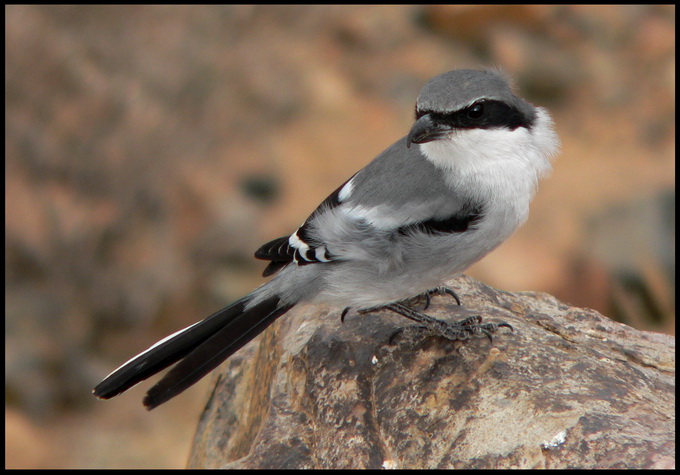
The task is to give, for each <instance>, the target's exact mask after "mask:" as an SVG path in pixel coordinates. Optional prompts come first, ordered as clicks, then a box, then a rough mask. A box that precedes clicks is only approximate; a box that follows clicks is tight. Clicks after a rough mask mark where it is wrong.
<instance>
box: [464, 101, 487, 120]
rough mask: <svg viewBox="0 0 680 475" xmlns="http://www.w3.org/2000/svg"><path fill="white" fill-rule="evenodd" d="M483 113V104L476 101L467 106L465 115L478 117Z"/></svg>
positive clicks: (473, 117) (471, 117)
mask: <svg viewBox="0 0 680 475" xmlns="http://www.w3.org/2000/svg"><path fill="white" fill-rule="evenodd" d="M483 115H484V104H482V103H477V104H473V105H472V106H470V107H468V110H467V116H468V117H469V118H470V119H479V118H481V117H482V116H483Z"/></svg>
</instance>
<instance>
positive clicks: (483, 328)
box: [359, 289, 513, 341]
mask: <svg viewBox="0 0 680 475" xmlns="http://www.w3.org/2000/svg"><path fill="white" fill-rule="evenodd" d="M434 291H437V292H441V291H439V290H438V289H435V290H434ZM431 292H432V291H431ZM443 292H445V293H448V292H446V291H445V290H444V291H443ZM428 293H430V292H428ZM456 301H458V299H456ZM405 302H408V300H406V301H401V302H395V303H391V304H387V305H382V306H379V307H372V308H368V309H362V310H359V313H368V312H373V311H376V310H382V309H387V310H391V311H392V312H394V313H397V314H399V315H401V316H403V317H406V318H408V319H410V320H413V321H415V322H418V323H419V325H418V327H417V328H424V329H427V330H429V331H431V332H433V333H435V334H437V335H440V336H443V337H444V338H446V339H448V340H469V339H470V338H471V337H472V336H474V335H486V336H487V337H488V338H489V341H493V337H492V336H491V334H492V333H495V332H496V331H497V330H498V329H499V328H501V327H506V328H509V329H510V330H513V328H512V326H511V325H510V324H509V323H506V322H500V323H482V317H481V316H479V315H475V316H472V317H468V318H465V319H463V320H459V321H457V322H447V321H445V320H440V319H438V318H434V317H432V316H430V315H427V314H425V313H422V312H418V311H416V310H413V309H412V308H411V307H409V306H408V305H406V304H405ZM400 331H401V330H399V331H398V332H397V333H399V332H400ZM393 339H394V335H392V337H391V338H390V341H392V340H393Z"/></svg>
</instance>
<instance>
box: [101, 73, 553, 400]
mask: <svg viewBox="0 0 680 475" xmlns="http://www.w3.org/2000/svg"><path fill="white" fill-rule="evenodd" d="M559 147H560V142H559V138H558V136H557V133H556V131H555V126H554V122H553V120H552V118H551V116H550V114H549V112H548V111H547V110H546V109H544V108H543V107H540V106H534V105H532V104H531V103H529V102H528V101H526V100H524V99H522V98H521V97H519V96H518V95H516V94H515V92H514V90H513V86H512V84H511V80H510V79H509V77H508V76H506V74H505V73H504V72H503V71H501V70H499V69H480V70H477V69H455V70H453V71H449V72H446V73H443V74H440V75H438V76H436V77H434V78H432V79H430V80H429V81H428V82H426V83H425V85H424V86H423V87H422V89H421V90H420V92H419V94H418V97H417V100H416V106H415V122H414V123H413V125H412V127H411V129H410V130H409V132H408V134H407V135H405V136H404V137H402V138H400V139H399V140H397V141H396V142H395V143H393V144H392V145H390V146H389V147H388V148H387V149H385V150H384V151H383V152H382V153H380V154H379V155H378V156H377V157H375V158H374V159H373V160H372V161H371V162H369V163H368V165H366V166H365V167H364V168H363V169H361V170H360V171H358V172H357V173H355V174H354V175H353V176H351V177H350V178H349V179H348V180H347V181H345V182H344V183H343V184H342V185H340V186H339V187H338V188H337V189H336V190H335V191H333V192H332V193H331V194H330V195H329V196H328V197H327V198H326V199H325V200H324V201H323V202H322V203H321V204H320V205H319V206H318V207H317V208H316V209H315V210H314V211H313V212H312V213H311V215H310V216H309V217H308V218H307V219H306V220H305V221H304V223H303V224H302V225H301V226H300V227H299V228H298V229H297V230H295V232H293V233H292V234H290V235H289V236H284V237H281V238H278V239H274V240H272V241H270V242H268V243H266V244H264V245H263V246H261V247H260V248H259V249H258V250H257V251H256V252H255V257H256V258H258V259H263V260H267V261H269V263H268V265H267V266H266V268H265V270H264V272H263V277H268V276H272V275H273V277H272V278H271V279H270V280H269V281H267V282H266V283H264V284H263V285H261V286H259V287H257V288H256V289H255V290H253V291H252V292H251V293H249V294H248V295H246V296H245V297H243V298H241V299H239V300H237V301H235V302H233V303H232V304H230V305H228V306H227V307H225V308H223V309H221V310H219V311H217V312H215V313H213V314H212V315H210V316H209V317H207V318H205V319H203V320H201V321H199V322H196V323H194V324H193V325H190V326H188V327H187V328H184V329H182V330H180V331H178V332H176V333H173V334H172V335H170V336H168V337H166V338H164V339H162V340H160V341H159V342H158V343H156V344H155V345H153V346H151V347H150V348H149V349H147V350H146V351H144V352H142V353H140V354H139V355H137V356H135V357H133V358H132V359H131V360H129V361H127V362H126V363H124V364H123V365H122V366H120V367H119V368H118V369H116V370H115V371H113V372H112V373H111V374H109V375H108V376H107V377H106V378H105V379H104V380H103V381H102V382H101V383H99V384H98V385H97V386H96V387H95V388H94V390H93V393H94V395H95V396H96V397H97V398H100V399H109V398H112V397H114V396H117V395H119V394H121V393H123V392H125V391H126V390H128V389H129V388H131V387H132V386H134V385H136V384H138V383H140V382H141V381H143V380H145V379H147V378H149V377H151V376H153V375H155V374H157V373H159V372H160V371H162V370H164V369H166V368H168V367H169V366H171V365H174V366H173V367H172V368H171V369H170V370H169V371H168V372H167V373H165V375H164V376H163V377H162V378H161V379H160V381H158V382H157V383H156V384H155V385H154V386H153V387H151V388H150V389H149V390H148V392H147V393H146V396H145V397H144V400H143V404H144V406H145V407H146V408H147V409H149V410H151V409H153V408H155V407H157V406H159V405H161V404H163V403H165V402H167V401H168V400H170V399H172V398H173V397H175V396H176V395H178V394H180V393H181V392H183V391H184V390H186V389H187V388H189V387H190V386H192V385H193V384H194V383H196V382H197V381H198V380H200V379H201V378H203V377H204V376H205V375H207V374H208V373H210V372H211V371H212V370H213V369H215V368H216V367H217V366H218V365H219V364H221V363H222V362H223V361H225V360H226V359H227V358H229V357H230V356H231V355H233V354H234V353H235V352H236V351H238V350H239V349H240V348H242V347H243V346H244V345H246V344H247V343H248V342H250V341H251V340H252V339H253V338H255V337H256V336H257V335H258V334H260V333H261V332H263V331H264V330H265V329H266V328H267V327H268V326H269V325H271V324H272V323H273V322H274V321H275V320H276V319H277V318H279V317H281V316H282V315H284V314H285V313H286V312H288V311H289V310H291V309H292V308H293V307H295V306H296V305H301V304H305V303H312V304H317V303H325V304H327V305H332V306H333V305H337V306H338V307H343V308H345V310H344V311H343V314H342V316H343V318H344V315H345V313H346V312H347V310H348V309H357V310H358V311H359V313H366V312H371V311H375V310H380V309H388V310H391V311H393V312H395V313H398V314H400V315H403V316H405V317H407V318H409V319H411V320H415V321H416V322H418V323H419V324H420V325H422V326H424V327H425V328H427V329H430V330H431V331H433V332H435V333H436V334H438V335H441V336H443V337H445V338H448V339H450V340H466V339H468V338H470V337H472V336H474V335H482V334H486V335H487V336H489V337H490V334H491V333H493V332H495V331H496V330H497V329H498V328H499V327H500V326H506V327H510V325H508V324H507V323H504V322H502V323H489V322H482V318H481V316H477V317H469V318H466V319H464V320H461V321H457V322H449V321H445V320H440V319H436V318H434V317H432V316H430V315H428V314H426V313H424V311H421V310H417V309H415V308H413V305H412V301H413V300H412V299H413V298H414V297H417V296H421V295H424V296H425V297H426V298H427V302H428V304H429V297H430V295H436V294H450V295H451V296H452V297H454V298H455V299H456V300H457V301H458V303H459V304H460V299H459V298H458V296H457V295H456V293H455V292H454V291H453V290H451V289H448V288H446V287H443V283H444V282H446V281H447V280H450V279H451V278H453V277H455V276H457V275H459V274H461V273H462V272H463V271H464V270H465V269H467V268H468V267H469V266H470V265H471V264H473V263H475V262H477V261H478V260H480V259H481V258H482V257H484V256H485V255H487V254H488V253H489V252H491V251H492V250H493V249H495V248H496V247H497V246H499V245H500V244H501V243H502V242H503V241H505V240H506V239H507V238H508V237H509V236H510V235H511V234H512V233H513V232H514V231H515V230H516V229H517V228H518V227H519V226H520V225H521V224H523V223H524V222H525V221H526V219H527V217H528V214H529V203H530V201H531V200H532V198H533V196H534V195H535V193H536V190H537V186H538V182H539V180H540V179H541V178H543V177H545V176H547V174H548V173H549V172H550V170H551V163H552V160H553V158H554V157H555V155H556V154H557V152H558V151H559ZM510 328H511V327H510Z"/></svg>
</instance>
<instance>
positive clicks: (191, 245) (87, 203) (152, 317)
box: [5, 6, 675, 468]
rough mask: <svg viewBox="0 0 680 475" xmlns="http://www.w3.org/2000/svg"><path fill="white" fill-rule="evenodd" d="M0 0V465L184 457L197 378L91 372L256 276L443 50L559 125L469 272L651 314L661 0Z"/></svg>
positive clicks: (664, 272)
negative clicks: (1, 360)
mask: <svg viewBox="0 0 680 475" xmlns="http://www.w3.org/2000/svg"><path fill="white" fill-rule="evenodd" d="M5 12H6V19H5V27H6V86H5V87H6V93H5V97H6V112H5V116H6V124H7V125H6V129H5V130H6V132H5V135H6V145H5V151H6V160H5V171H6V179H5V185H6V192H5V196H6V203H7V204H6V208H5V209H6V234H5V235H6V242H5V255H6V258H7V261H6V262H7V264H6V266H5V274H6V286H5V295H6V304H5V309H6V315H7V319H6V324H5V328H6V337H5V355H6V363H5V369H6V378H5V394H6V406H5V415H6V429H5V431H6V449H7V455H6V466H8V467H24V468H27V467H31V468H54V467H59V468H70V467H78V468H86V467H116V468H118V467H130V468H133V467H141V468H143V467H158V468H161V467H182V466H184V464H185V462H186V457H187V454H188V449H189V445H190V443H191V438H192V436H193V431H194V428H195V424H196V421H197V417H198V414H199V413H200V410H201V407H202V404H203V403H204V401H205V399H206V392H207V388H208V386H209V381H208V379H209V378H207V379H206V381H203V382H202V383H201V384H199V386H198V387H197V388H195V389H192V390H191V391H188V392H187V393H185V394H183V395H182V396H180V397H178V398H176V399H175V400H173V401H172V402H170V403H168V404H167V405H165V406H162V407H161V408H159V409H157V410H155V411H153V412H151V413H147V412H146V411H144V409H143V408H142V406H141V397H142V395H143V393H144V391H145V389H147V388H148V385H142V387H138V388H135V389H133V390H132V391H130V393H129V394H126V395H125V396H123V397H121V398H118V399H116V400H114V401H110V402H106V403H103V402H98V401H95V400H94V399H93V398H92V397H91V396H90V394H89V392H90V390H91V388H92V386H93V385H94V384H96V383H97V382H98V380H99V379H100V378H101V377H102V376H104V375H106V374H107V373H108V372H109V371H110V370H112V369H113V368H114V367H116V366H117V365H118V364H120V363H121V362H122V361H124V360H125V359H126V358H128V357H130V356H132V355H133V354H134V353H136V352H137V351H139V350H141V349H143V348H145V347H146V346H147V345H149V344H151V343H153V342H154V341H156V339H158V338H161V337H162V336H164V335H166V334H168V333H170V332H172V331H174V330H176V329H178V328H180V327H182V326H185V325H187V324H189V323H192V322H193V321H195V320H197V319H200V318H202V317H204V316H206V315H208V314H209V313H211V312H212V311H214V310H216V309H218V308H220V307H221V306H223V305H225V304H227V303H229V302H230V301H231V300H232V299H234V298H237V297H239V296H241V295H243V294H244V293H246V292H248V291H249V290H251V289H252V288H253V287H254V286H255V285H258V284H259V283H261V282H262V280H261V279H260V277H259V272H261V270H262V269H263V267H264V264H263V263H261V262H258V261H255V260H254V259H252V253H253V251H254V250H255V249H256V248H257V247H258V246H259V244H261V243H263V242H265V241H266V240H269V239H272V238H274V237H278V236H280V235H283V234H286V233H289V232H291V231H292V230H293V229H294V228H295V227H296V226H298V225H299V224H300V223H301V221H302V220H303V219H304V218H305V217H306V216H307V214H308V213H309V212H311V211H312V210H313V208H314V207H315V205H316V204H317V203H318V202H319V201H320V200H321V199H323V198H324V197H325V196H326V195H327V194H328V193H329V192H331V191H332V190H333V189H335V188H336V187H337V186H338V185H339V184H340V183H342V182H343V181H344V180H345V179H346V178H348V177H349V176H350V175H351V174H352V173H354V172H355V171H356V170H358V169H359V168H361V167H362V166H363V165H365V164H366V163H367V162H368V161H369V160H370V159H371V158H372V157H373V156H375V155H376V154H377V153H378V152H380V151H381V150H383V149H384V148H385V147H387V146H388V145H389V144H391V143H392V142H394V141H395V140H397V139H398V138H399V137H401V136H403V135H404V134H405V133H406V132H407V131H408V129H409V127H410V124H411V123H412V120H413V104H414V100H415V97H416V95H417V93H418V90H419V89H420V87H421V86H422V85H423V84H424V83H425V82H426V81H427V79H429V78H430V77H432V76H434V75H437V74H440V73H442V72H445V71H447V70H450V69H454V68H458V67H479V66H492V65H495V66H501V67H503V68H505V69H506V71H508V72H509V73H511V74H512V75H513V76H514V77H515V80H516V85H517V87H518V89H519V90H520V91H521V93H522V95H523V96H525V97H526V98H528V99H529V100H530V101H532V102H534V103H536V104H539V105H543V106H545V107H547V108H549V109H550V110H551V112H552V113H553V115H554V117H555V120H556V123H557V129H558V132H559V134H560V136H561V138H562V141H563V148H562V154H561V155H560V157H559V158H558V160H557V161H556V163H555V167H554V171H553V174H552V176H551V178H550V179H548V180H547V181H544V182H543V183H542V186H541V188H540V191H539V194H538V196H537V198H536V199H535V201H534V204H533V207H532V214H531V216H530V218H529V222H528V223H527V224H526V226H525V227H523V228H522V229H521V230H520V231H519V232H517V233H516V234H515V235H514V236H513V237H512V238H511V239H510V240H509V241H508V242H507V243H506V244H504V245H503V246H502V247H501V248H499V249H498V250H497V251H496V252H494V253H493V254H492V255H491V256H489V257H488V258H486V259H485V260H483V261H482V262H480V263H478V264H476V265H475V266H474V267H473V268H471V269H470V271H469V272H468V273H469V274H470V275H472V276H474V277H477V278H479V279H482V280H483V281H484V282H486V283H488V284H490V285H493V286H495V287H499V288H502V289H504V290H538V291H545V292H550V293H552V294H554V295H556V296H557V297H559V298H561V299H563V300H565V301H567V302H569V303H572V304H576V305H580V306H589V307H594V308H597V309H598V310H600V311H601V312H602V313H604V314H606V315H608V316H612V317H615V318H617V319H621V320H623V321H624V322H626V323H628V324H630V325H633V326H635V327H637V328H641V329H649V330H654V331H662V332H667V333H674V323H673V322H674V312H675V300H674V294H673V285H674V279H675V268H674V262H675V260H674V259H675V255H674V252H675V246H674V237H675V236H674V219H675V218H674V216H675V208H674V202H675V201H674V193H675V181H674V172H675V161H674V154H675V133H674V131H675V122H674V114H675V104H674V100H675V89H674V84H675V61H674V58H675V46H674V45H675V20H674V19H675V8H674V7H672V6H600V7H597V6H580V7H576V6H507V7H498V6H496V7H484V6H472V7H456V6H450V7H444V6H430V7H428V6H380V7H372V6H297V7H289V6H261V7H260V6H256V7H253V6H225V7H219V6H197V7H186V6H160V7H144V6H123V7H107V6H94V7H58V6H7V7H5ZM463 297H464V296H463ZM226 430H228V428H227V429H226Z"/></svg>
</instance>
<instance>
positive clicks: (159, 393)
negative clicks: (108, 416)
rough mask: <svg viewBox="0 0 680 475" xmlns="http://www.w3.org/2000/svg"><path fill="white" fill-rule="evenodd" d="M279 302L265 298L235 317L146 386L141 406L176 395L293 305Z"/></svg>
mask: <svg viewBox="0 0 680 475" xmlns="http://www.w3.org/2000/svg"><path fill="white" fill-rule="evenodd" d="M278 303H279V300H278V298H273V299H269V300H265V301H264V302H262V303H260V304H258V305H256V306H255V307H253V308H251V309H249V310H248V311H246V312H245V313H242V314H240V315H238V316H236V317H235V318H234V319H233V320H232V321H230V322H229V324H228V325H227V326H225V327H224V328H222V329H221V330H219V331H217V333H215V334H214V335H212V336H211V337H210V338H208V339H207V340H205V341H203V342H202V343H201V344H200V345H198V346H197V347H196V348H195V349H194V350H193V351H192V352H191V353H189V354H188V355H187V356H186V357H185V358H184V359H183V360H182V361H180V362H179V363H178V364H177V365H176V366H175V367H174V368H172V369H171V370H170V371H169V372H168V373H167V374H166V375H165V376H163V379H161V380H160V381H159V382H158V383H156V385H155V386H153V387H152V388H151V389H149V391H148V392H147V393H146V397H145V398H144V406H146V408H147V409H148V410H151V409H153V408H155V407H157V406H160V405H161V404H163V403H164V402H166V401H168V400H170V399H172V398H173V397H175V396H177V395H178V394H179V393H181V392H182V391H184V390H185V389H187V388H189V387H190V386H192V385H193V384H195V383H196V382H197V381H198V380H200V379H201V378H203V376H205V375H206V374H208V373H209V372H211V371H212V370H214V369H215V368H216V367H217V366H219V365H220V364H221V363H222V362H223V361H224V360H226V359H227V358H229V357H230V356H231V355H233V354H234V353H235V352H236V351H238V350H239V349H240V348H242V347H243V346H245V345H246V344H247V343H248V342H249V341H250V340H252V339H253V338H255V337H256V336H257V335H259V334H260V333H262V332H263V331H264V330H265V329H266V328H267V327H268V326H269V325H271V324H272V323H273V322H274V320H276V319H277V318H278V317H280V316H281V315H283V314H284V313H286V312H287V311H288V310H290V309H291V308H292V307H293V306H292V305H291V306H285V307H281V308H279V307H278Z"/></svg>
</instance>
